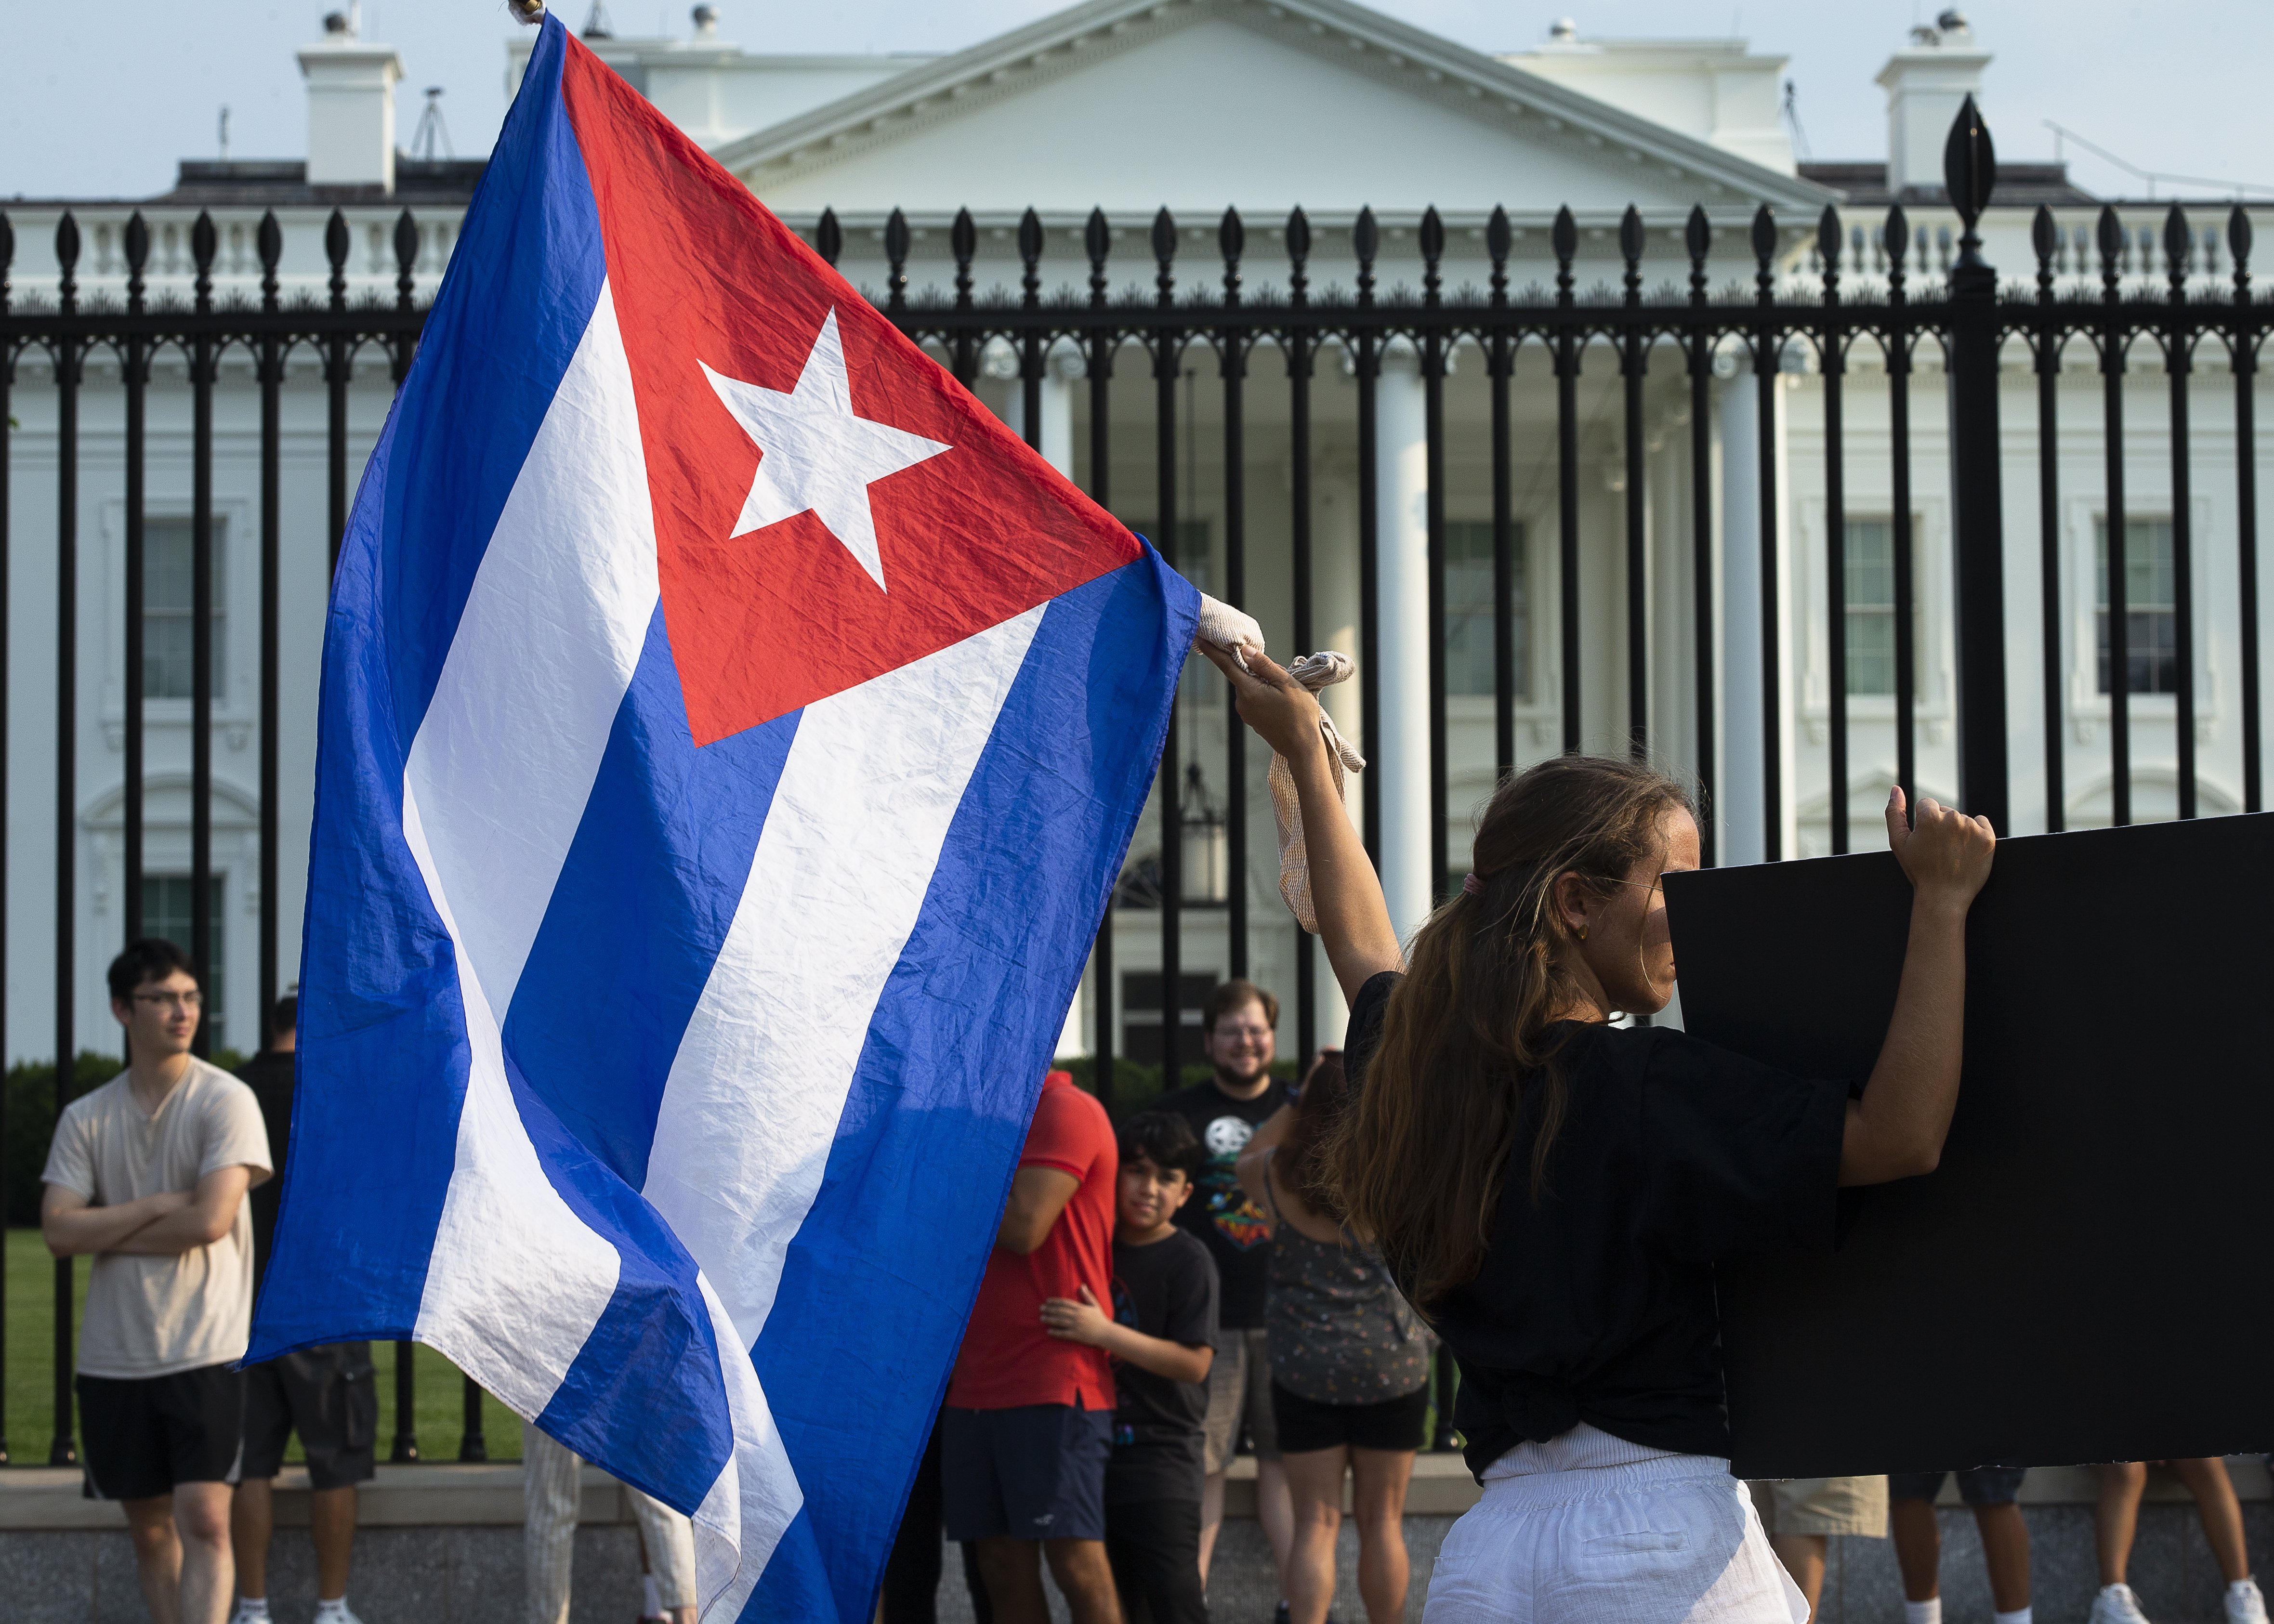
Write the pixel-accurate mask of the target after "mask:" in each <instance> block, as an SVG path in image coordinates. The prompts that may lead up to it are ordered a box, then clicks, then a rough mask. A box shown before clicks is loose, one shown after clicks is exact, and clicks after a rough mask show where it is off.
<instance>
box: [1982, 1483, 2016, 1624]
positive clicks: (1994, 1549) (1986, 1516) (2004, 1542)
mask: <svg viewBox="0 0 2274 1624" xmlns="http://www.w3.org/2000/svg"><path fill="white" fill-rule="evenodd" d="M1974 1526H1975V1527H1976V1528H1977V1530H1980V1531H1981V1535H1982V1562H1983V1566H1984V1567H1986V1568H1989V1570H1990V1600H1991V1602H1992V1604H1993V1605H1995V1606H1996V1607H1997V1609H1998V1611H1999V1612H2000V1613H2018V1612H2020V1611H2021V1610H2022V1608H2024V1607H2026V1606H2028V1605H2029V1524H2028V1523H2027V1522H2024V1521H2022V1508H2021V1507H2019V1506H1977V1507H1974Z"/></svg>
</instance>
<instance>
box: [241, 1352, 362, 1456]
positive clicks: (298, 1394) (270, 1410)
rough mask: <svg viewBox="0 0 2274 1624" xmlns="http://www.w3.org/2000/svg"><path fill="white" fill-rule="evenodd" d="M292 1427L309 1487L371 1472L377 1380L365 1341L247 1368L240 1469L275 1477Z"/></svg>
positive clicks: (280, 1357) (287, 1356)
mask: <svg viewBox="0 0 2274 1624" xmlns="http://www.w3.org/2000/svg"><path fill="white" fill-rule="evenodd" d="M294 1432H298V1433H299V1434H300V1448H301V1450H302V1452H303V1453H305V1455H307V1457H308V1486H309V1487H310V1488H312V1489H344V1488H347V1487H349V1486H350V1485H354V1484H358V1483H362V1482H364V1481H365V1480H366V1479H368V1478H369V1477H371V1475H372V1471H373V1456H372V1445H373V1440H374V1439H376V1438H377V1437H378V1436H379V1387H378V1382H377V1381H376V1380H374V1379H373V1374H372V1368H371V1344H370V1343H369V1342H331V1343H328V1344H326V1345H325V1346H322V1347H319V1348H303V1349H301V1350H299V1351H298V1352H297V1353H287V1354H282V1355H280V1356H279V1357H276V1358H274V1359H271V1360H269V1361H268V1362H267V1364H265V1365H246V1366H245V1476H246V1477H275V1475H276V1473H277V1471H278V1470H280V1469H281V1468H282V1466H283V1464H284V1446H285V1444H286V1443H287V1442H288V1441H290V1439H291V1436H292V1434H293V1433H294Z"/></svg>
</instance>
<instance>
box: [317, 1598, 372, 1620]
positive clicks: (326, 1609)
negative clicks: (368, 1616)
mask: <svg viewBox="0 0 2274 1624" xmlns="http://www.w3.org/2000/svg"><path fill="white" fill-rule="evenodd" d="M316 1624H363V1620H361V1619H359V1618H358V1617H356V1615H355V1614H354V1613H351V1612H350V1611H349V1609H348V1605H347V1603H346V1601H345V1600H344V1599H343V1600H340V1601H336V1602H330V1603H326V1602H318V1603H317V1604H316Z"/></svg>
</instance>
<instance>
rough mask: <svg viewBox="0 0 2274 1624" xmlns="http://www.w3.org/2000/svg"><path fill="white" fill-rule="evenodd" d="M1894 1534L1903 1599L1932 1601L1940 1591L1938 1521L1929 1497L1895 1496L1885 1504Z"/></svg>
mask: <svg viewBox="0 0 2274 1624" xmlns="http://www.w3.org/2000/svg"><path fill="white" fill-rule="evenodd" d="M1887 1522H1888V1525H1889V1526H1890V1527H1891V1528H1893V1529H1894V1535H1895V1566H1896V1567H1897V1568H1901V1570H1902V1575H1903V1599H1904V1600H1905V1601H1932V1600H1933V1599H1934V1598H1936V1597H1938V1596H1939V1595H1941V1594H1942V1571H1941V1570H1942V1524H1941V1523H1939V1522H1936V1521H1935V1519H1934V1502H1933V1501H1932V1500H1891V1501H1889V1502H1888V1505H1887Z"/></svg>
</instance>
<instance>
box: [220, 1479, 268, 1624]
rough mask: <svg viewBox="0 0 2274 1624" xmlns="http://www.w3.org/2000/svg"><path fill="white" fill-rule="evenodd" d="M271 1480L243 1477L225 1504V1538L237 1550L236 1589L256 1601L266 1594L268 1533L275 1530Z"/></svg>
mask: <svg viewBox="0 0 2274 1624" xmlns="http://www.w3.org/2000/svg"><path fill="white" fill-rule="evenodd" d="M275 1486H276V1485H275V1483H274V1482H273V1481H271V1480H270V1479H268V1478H267V1477H247V1478H246V1479H245V1481H244V1482H243V1483H240V1484H238V1485H237V1500H236V1501H235V1502H234V1503H233V1504H231V1505H230V1508H229V1542H230V1545H231V1546H232V1547H233V1548H234V1549H235V1551H236V1553H237V1594H238V1595H239V1596H244V1597H248V1598H251V1599H252V1600H254V1601H259V1600H260V1599H261V1598H264V1597H266V1596H267V1594H268V1537H269V1535H270V1534H272V1533H274V1532H275V1512H276V1502H275V1494H274V1492H273V1491H274V1490H275Z"/></svg>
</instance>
